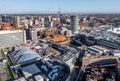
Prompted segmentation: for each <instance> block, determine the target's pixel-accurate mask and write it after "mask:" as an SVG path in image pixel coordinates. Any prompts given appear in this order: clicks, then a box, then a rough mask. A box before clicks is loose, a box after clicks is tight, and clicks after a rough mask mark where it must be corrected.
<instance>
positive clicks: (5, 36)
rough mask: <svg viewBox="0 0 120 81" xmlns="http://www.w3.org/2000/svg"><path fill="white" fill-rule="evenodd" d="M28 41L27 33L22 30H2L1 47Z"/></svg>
mask: <svg viewBox="0 0 120 81" xmlns="http://www.w3.org/2000/svg"><path fill="white" fill-rule="evenodd" d="M25 43H26V34H25V31H22V30H5V31H0V47H8V46H15V45H20V44H25Z"/></svg>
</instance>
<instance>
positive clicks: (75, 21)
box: [70, 15, 79, 34]
mask: <svg viewBox="0 0 120 81" xmlns="http://www.w3.org/2000/svg"><path fill="white" fill-rule="evenodd" d="M70 26H71V30H72V33H73V34H76V33H79V18H78V16H75V15H72V16H71V17H70Z"/></svg>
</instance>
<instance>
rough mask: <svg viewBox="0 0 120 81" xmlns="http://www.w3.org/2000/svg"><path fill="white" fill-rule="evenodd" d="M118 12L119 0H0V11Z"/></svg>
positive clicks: (119, 10) (119, 11) (119, 8)
mask: <svg viewBox="0 0 120 81" xmlns="http://www.w3.org/2000/svg"><path fill="white" fill-rule="evenodd" d="M59 8H61V13H120V0H0V13H57V12H58V10H59Z"/></svg>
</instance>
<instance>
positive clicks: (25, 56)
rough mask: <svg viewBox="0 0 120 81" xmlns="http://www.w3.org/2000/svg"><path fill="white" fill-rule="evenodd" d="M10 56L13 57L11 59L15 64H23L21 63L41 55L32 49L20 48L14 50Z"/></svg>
mask: <svg viewBox="0 0 120 81" xmlns="http://www.w3.org/2000/svg"><path fill="white" fill-rule="evenodd" d="M10 57H11V58H12V59H11V60H12V62H13V63H14V64H21V63H25V62H28V61H32V60H35V59H37V58H38V57H39V55H38V54H37V53H36V52H35V51H33V50H31V49H28V48H22V49H20V50H17V51H14V52H13V53H12V54H11V55H10Z"/></svg>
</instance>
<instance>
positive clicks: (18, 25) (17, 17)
mask: <svg viewBox="0 0 120 81" xmlns="http://www.w3.org/2000/svg"><path fill="white" fill-rule="evenodd" d="M13 25H14V27H15V28H19V27H20V17H19V16H15V17H14V22H13Z"/></svg>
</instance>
